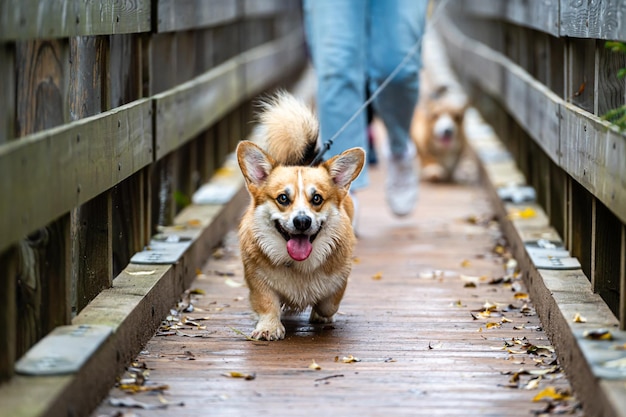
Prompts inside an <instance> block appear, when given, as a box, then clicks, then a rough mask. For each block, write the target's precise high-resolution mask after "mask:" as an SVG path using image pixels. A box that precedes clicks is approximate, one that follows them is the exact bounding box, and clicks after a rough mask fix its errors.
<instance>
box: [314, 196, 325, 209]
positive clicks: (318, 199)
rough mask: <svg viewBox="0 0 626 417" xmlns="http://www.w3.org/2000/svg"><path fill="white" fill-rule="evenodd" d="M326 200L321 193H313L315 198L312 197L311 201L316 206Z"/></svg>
mask: <svg viewBox="0 0 626 417" xmlns="http://www.w3.org/2000/svg"><path fill="white" fill-rule="evenodd" d="M323 202H324V199H323V198H322V196H321V195H319V194H313V198H311V203H312V204H313V205H315V206H319V205H320V204H322V203H323Z"/></svg>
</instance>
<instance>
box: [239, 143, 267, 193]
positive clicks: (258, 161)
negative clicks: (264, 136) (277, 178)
mask: <svg viewBox="0 0 626 417" xmlns="http://www.w3.org/2000/svg"><path fill="white" fill-rule="evenodd" d="M237 162H238V163H239V168H240V169H241V173H242V174H243V176H244V178H245V179H246V182H247V183H248V184H253V185H255V186H259V185H261V184H262V183H263V182H264V181H265V180H266V179H267V177H268V175H269V174H270V172H271V171H272V169H273V168H274V164H275V161H274V159H273V158H272V157H271V156H270V155H268V154H267V153H266V152H265V151H264V150H263V149H261V148H260V147H259V146H258V145H256V144H254V143H252V142H250V141H242V142H239V145H237Z"/></svg>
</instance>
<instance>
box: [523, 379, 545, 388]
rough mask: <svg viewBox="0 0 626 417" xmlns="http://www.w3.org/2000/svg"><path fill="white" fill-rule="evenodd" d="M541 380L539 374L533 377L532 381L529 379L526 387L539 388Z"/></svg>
mask: <svg viewBox="0 0 626 417" xmlns="http://www.w3.org/2000/svg"><path fill="white" fill-rule="evenodd" d="M539 382H541V377H540V376H538V377H537V378H533V379H531V380H530V381H528V383H527V384H526V386H525V387H524V389H527V390H531V389H537V388H539Z"/></svg>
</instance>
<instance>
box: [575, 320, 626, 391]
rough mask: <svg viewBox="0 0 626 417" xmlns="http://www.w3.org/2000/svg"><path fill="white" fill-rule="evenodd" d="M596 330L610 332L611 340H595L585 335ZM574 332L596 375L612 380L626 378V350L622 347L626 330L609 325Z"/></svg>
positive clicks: (625, 337) (625, 341)
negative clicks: (602, 327) (603, 327)
mask: <svg viewBox="0 0 626 417" xmlns="http://www.w3.org/2000/svg"><path fill="white" fill-rule="evenodd" d="M594 331H596V332H598V331H605V332H609V333H610V335H611V337H610V340H593V339H590V338H588V337H585V334H586V333H588V332H589V333H591V332H594ZM574 334H575V336H576V339H578V343H579V344H580V346H581V348H582V351H583V354H584V355H585V357H586V358H587V362H588V363H589V364H590V365H591V369H592V371H593V373H594V375H595V376H597V377H598V378H605V379H611V380H626V352H624V350H622V349H621V348H622V347H623V346H624V343H626V332H624V331H623V330H618V329H615V328H611V327H607V328H606V329H593V330H592V331H584V330H580V331H575V332H574Z"/></svg>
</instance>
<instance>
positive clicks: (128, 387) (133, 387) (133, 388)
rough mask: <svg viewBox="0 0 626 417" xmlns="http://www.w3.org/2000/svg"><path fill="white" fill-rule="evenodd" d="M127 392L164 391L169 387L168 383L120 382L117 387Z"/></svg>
mask: <svg viewBox="0 0 626 417" xmlns="http://www.w3.org/2000/svg"><path fill="white" fill-rule="evenodd" d="M118 388H119V389H121V390H122V391H125V392H126V393H128V394H136V393H138V392H149V391H164V390H167V389H170V387H169V386H168V385H165V384H161V385H138V384H121V385H120V386H119V387H118Z"/></svg>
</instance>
